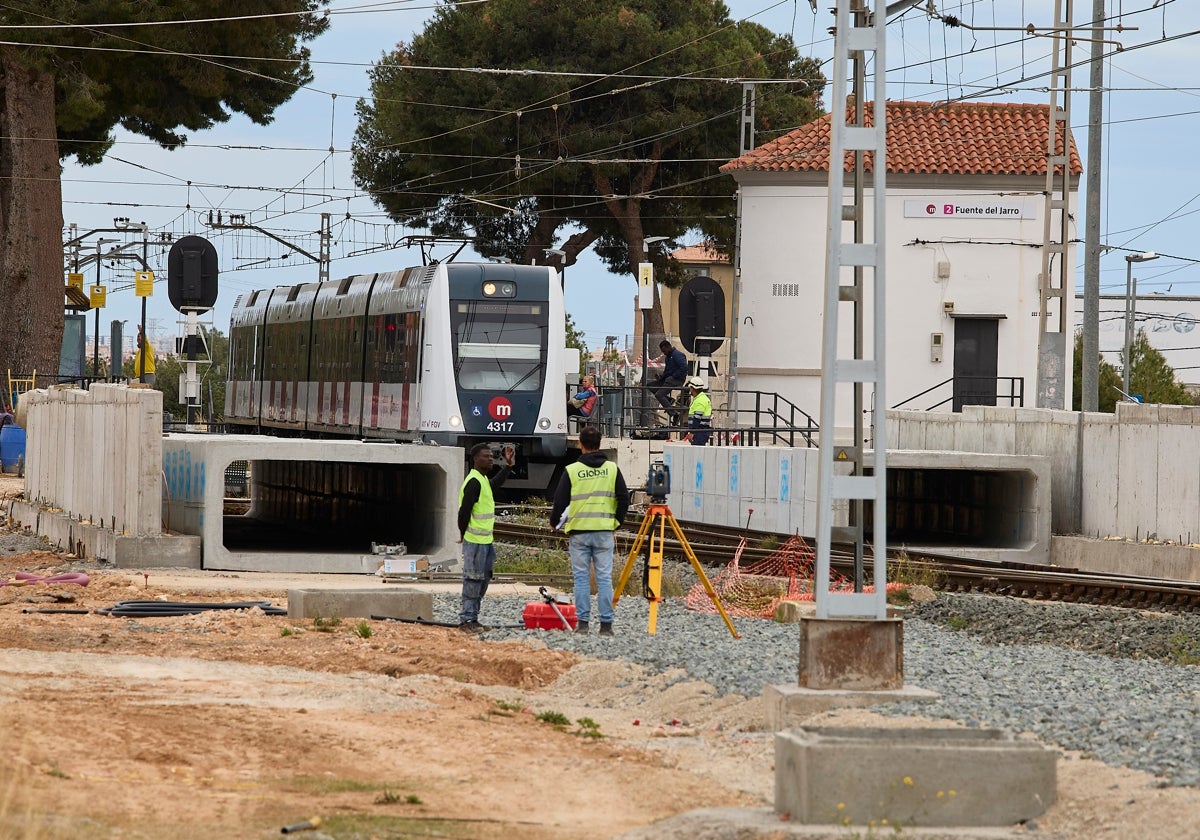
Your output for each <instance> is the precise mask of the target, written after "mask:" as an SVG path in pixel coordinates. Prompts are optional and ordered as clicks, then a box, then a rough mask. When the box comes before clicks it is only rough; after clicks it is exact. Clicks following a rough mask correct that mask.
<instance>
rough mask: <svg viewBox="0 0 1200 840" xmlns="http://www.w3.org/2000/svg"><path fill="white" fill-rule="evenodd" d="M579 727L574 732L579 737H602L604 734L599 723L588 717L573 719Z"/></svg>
mask: <svg viewBox="0 0 1200 840" xmlns="http://www.w3.org/2000/svg"><path fill="white" fill-rule="evenodd" d="M575 723H576V725H578V726H579V729H578V730H576V732H575V734H576V735H579V736H580V737H581V738H603V737H604V734H603V733H602V732H601V731H600V724H598V723H596V721H594V720H592V719H591V718H590V717H581V718H579V720H577V721H575Z"/></svg>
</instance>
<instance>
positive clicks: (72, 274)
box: [67, 271, 83, 292]
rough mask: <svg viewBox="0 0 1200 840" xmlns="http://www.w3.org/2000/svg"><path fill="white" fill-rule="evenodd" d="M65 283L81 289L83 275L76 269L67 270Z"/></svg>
mask: <svg viewBox="0 0 1200 840" xmlns="http://www.w3.org/2000/svg"><path fill="white" fill-rule="evenodd" d="M67 285H68V286H71V287H72V288H75V289H79V291H81V292H82V291H83V275H82V274H80V273H78V272H76V271H69V272H67Z"/></svg>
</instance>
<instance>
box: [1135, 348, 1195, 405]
mask: <svg viewBox="0 0 1200 840" xmlns="http://www.w3.org/2000/svg"><path fill="white" fill-rule="evenodd" d="M1123 357H1124V354H1122V360H1123ZM1129 365H1130V367H1129V393H1130V394H1131V395H1134V394H1136V395H1138V396H1140V397H1141V398H1142V402H1147V403H1163V404H1166V405H1193V404H1194V403H1195V402H1196V401H1195V400H1194V399H1193V398H1192V395H1191V394H1189V393H1188V392H1187V389H1186V388H1184V387H1183V386H1182V385H1181V384H1179V382H1178V381H1176V379H1175V369H1174V368H1172V367H1171V366H1170V365H1169V364H1167V359H1166V357H1165V356H1163V354H1162V353H1161V352H1159V351H1158V350H1156V349H1155V348H1154V347H1153V346H1151V344H1150V339H1149V338H1147V337H1146V331H1145V330H1138V333H1137V336H1135V337H1134V339H1133V341H1132V342H1131V345H1130V348H1129Z"/></svg>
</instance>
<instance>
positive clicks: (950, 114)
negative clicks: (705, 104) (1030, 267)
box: [721, 102, 1083, 175]
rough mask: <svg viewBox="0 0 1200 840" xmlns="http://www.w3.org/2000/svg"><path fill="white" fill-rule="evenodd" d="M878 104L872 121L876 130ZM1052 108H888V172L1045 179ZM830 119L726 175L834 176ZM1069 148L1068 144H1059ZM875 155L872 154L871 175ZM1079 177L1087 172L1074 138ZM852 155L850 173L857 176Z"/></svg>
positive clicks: (738, 163) (747, 158) (766, 148)
mask: <svg viewBox="0 0 1200 840" xmlns="http://www.w3.org/2000/svg"><path fill="white" fill-rule="evenodd" d="M871 108H872V104H871V103H869V102H868V103H866V119H867V124H868V125H873V124H874V120H873V119H872V111H871ZM1049 113H1050V107H1049V105H1022V104H1015V103H1007V102H1003V103H1002V102H952V103H948V104H947V103H934V102H888V103H887V121H888V122H887V133H888V138H887V162H888V169H887V171H888V172H893V173H914V174H915V173H940V174H946V175H1045V174H1046V143H1047V138H1048V134H1049V127H1048V124H1049ZM829 125H830V117H829V116H825V117H822V118H821V119H818V120H814V121H813V122H811V123H809V124H808V125H803V126H801V127H800V128H797V129H796V130H795V131H792V132H789V133H788V134H785V135H783V136H782V137H777V138H776V139H774V140H772V141H771V142H769V143H765V144H763V145H762V146H759V147H758V148H757V149H754V150H752V151H749V152H747V153H746V154H744V155H742V156H741V157H740V158H737V159H736V160H731V161H730V162H729V163H726V164H725V165H724V166H722V167H721V171H722V172H727V173H728V172H737V171H758V172H828V171H829ZM1057 141H1058V148H1059V149H1062V137H1058V138H1057ZM873 158H874V154H873V153H871V152H868V153H867V154H866V155H865V159H866V168H867V171H868V172H869V171H871V170H872V168H873V164H874V160H873ZM1070 160H1071V173H1072V174H1075V175H1078V174H1079V173H1081V172H1082V171H1083V165H1082V163H1081V162H1080V160H1079V150H1078V149H1077V148H1076V147H1075V139H1074V137H1072V138H1071V158H1070ZM853 165H854V164H853V154H852V153H847V155H846V171H851V170H852V169H853Z"/></svg>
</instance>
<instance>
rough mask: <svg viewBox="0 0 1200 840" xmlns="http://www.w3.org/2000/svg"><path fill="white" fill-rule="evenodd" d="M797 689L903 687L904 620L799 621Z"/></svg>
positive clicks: (831, 619) (828, 619)
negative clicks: (798, 684)
mask: <svg viewBox="0 0 1200 840" xmlns="http://www.w3.org/2000/svg"><path fill="white" fill-rule="evenodd" d="M800 685H801V686H803V687H805V688H814V689H831V688H833V689H854V690H866V691H872V690H874V691H879V690H884V689H897V688H901V687H903V685H904V622H903V621H901V620H900V619H897V618H885V619H882V620H876V619H853V618H850V619H833V618H802V619H801V620H800Z"/></svg>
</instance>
